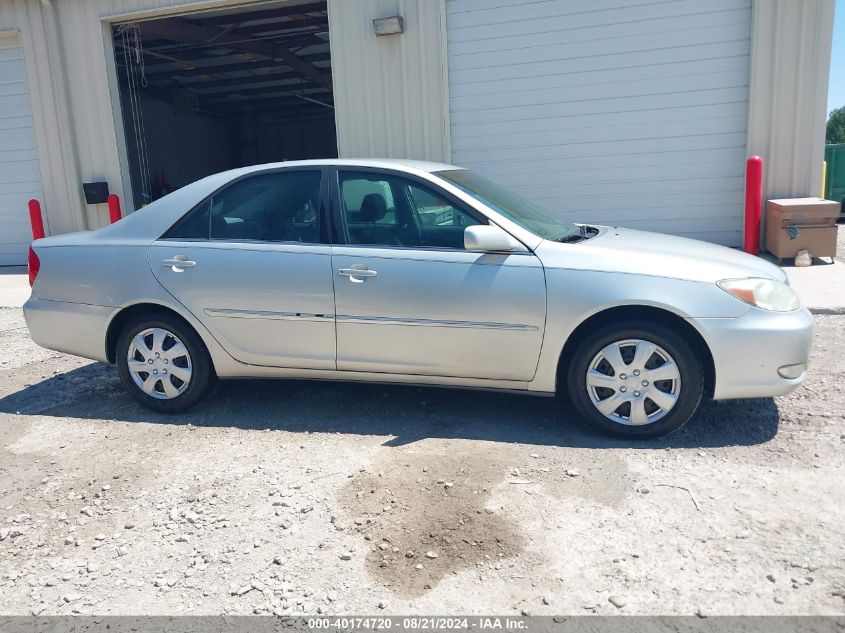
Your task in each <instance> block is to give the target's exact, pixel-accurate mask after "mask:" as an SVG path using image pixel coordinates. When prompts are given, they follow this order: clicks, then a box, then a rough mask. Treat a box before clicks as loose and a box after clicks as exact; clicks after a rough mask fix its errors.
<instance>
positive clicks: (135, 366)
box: [115, 313, 218, 413]
mask: <svg viewBox="0 0 845 633" xmlns="http://www.w3.org/2000/svg"><path fill="white" fill-rule="evenodd" d="M162 333H163V334H162ZM180 344H181V346H180ZM130 354H131V355H132V361H133V362H132V367H130ZM151 361H152V362H151ZM115 363H116V365H117V373H118V375H119V376H120V381H121V382H122V383H123V386H124V388H125V389H126V390H127V391H128V392H129V394H130V395H131V396H132V397H133V398H135V400H137V401H138V402H140V403H141V404H142V405H144V406H145V407H147V408H149V409H152V410H153V411H159V412H162V413H180V412H182V411H186V410H187V409H190V408H191V407H193V406H194V405H196V404H197V403H198V402H200V401H201V400H203V399H205V398H206V397H208V396H209V395H211V393H212V392H213V391H214V389H215V388H216V386H217V382H218V381H217V374H215V372H214V366H213V364H212V362H211V356H209V354H208V350H207V349H206V347H205V344H204V343H203V342H202V339H200V337H199V335H198V334H197V333H196V332H195V331H194V330H193V328H191V327H190V326H189V325H187V324H186V323H185V322H184V321H182V320H181V319H179V318H177V317H175V316H172V315H169V314H164V313H158V314H156V313H152V314H146V315H140V316H138V317H135V318H133V319H132V320H130V321H129V322H128V323H127V324H126V325H125V326H124V328H123V331H122V332H121V333H120V337H119V338H118V340H117V350H116V353H115ZM146 367H149V368H150V369H151V371H146V372H145V371H144V369H145V368H146ZM152 372H155V374H154V373H152ZM165 381H166V382H167V384H166V383H165ZM145 387H146V390H145Z"/></svg>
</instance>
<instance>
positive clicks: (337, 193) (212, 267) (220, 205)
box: [24, 160, 813, 437]
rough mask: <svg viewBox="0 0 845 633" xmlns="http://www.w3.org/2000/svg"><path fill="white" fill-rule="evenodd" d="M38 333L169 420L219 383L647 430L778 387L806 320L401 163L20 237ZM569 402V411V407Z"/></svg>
mask: <svg viewBox="0 0 845 633" xmlns="http://www.w3.org/2000/svg"><path fill="white" fill-rule="evenodd" d="M30 280H31V281H32V282H33V288H32V297H31V298H30V300H29V301H28V302H27V304H26V305H25V306H24V313H25V315H26V321H27V325H28V326H29V330H30V332H31V334H32V338H33V339H34V340H35V341H36V342H37V343H38V344H40V345H42V346H44V347H47V348H49V349H54V350H59V351H62V352H67V353H70V354H76V355H78V356H83V357H86V358H92V359H96V360H100V361H106V362H109V363H113V364H115V365H116V366H117V372H118V374H119V376H120V379H121V381H122V383H123V385H124V386H125V388H126V389H127V391H128V392H129V393H130V394H131V395H132V396H133V397H134V398H136V399H137V400H138V401H139V402H141V403H142V404H144V405H146V406H148V407H150V408H152V409H155V410H157V411H165V412H174V413H175V412H179V411H184V410H185V409H187V408H189V407H191V406H193V405H195V404H196V403H198V402H199V401H200V400H202V399H203V398H204V397H206V396H207V395H209V394H210V393H211V392H212V390H213V389H214V387H215V385H216V383H217V381H218V379H221V378H223V379H225V378H244V377H256V378H257V377H261V378H266V377H275V378H310V379H324V380H358V381H373V382H392V383H413V384H424V385H448V386H456V387H469V388H484V389H501V390H511V391H519V392H524V393H531V394H537V395H554V394H555V393H564V394H568V396H569V401H570V402H571V404H572V405H574V407H575V408H576V409H577V411H578V412H579V413H580V414H581V416H583V418H586V419H587V420H589V421H591V422H592V423H594V424H595V425H597V426H598V427H600V428H602V429H604V430H606V431H609V432H611V433H615V434H617V435H623V436H627V437H655V436H659V435H663V434H665V433H668V432H670V431H673V430H675V429H677V428H679V427H680V426H681V425H683V424H684V423H685V422H686V421H687V420H689V419H690V417H692V415H693V414H694V413H695V411H696V409H697V408H698V407H699V404H700V403H701V401H702V399H703V398H705V397H712V398H715V399H725V398H749V397H761V396H773V395H778V394H783V393H786V392H788V391H790V390H792V389H794V388H795V387H796V386H797V385H799V384H800V383H801V382H802V381H803V380H804V378H805V376H806V371H807V362H808V358H809V354H810V344H811V339H812V329H813V323H812V319H811V317H810V314H809V312H808V311H807V310H806V309H805V308H804V307H802V306H801V303H800V301H799V299H798V297H797V296H796V295H795V293H794V292H793V291H792V290H791V289H790V287H789V285H788V284H787V281H786V277H785V275H784V274H783V272H782V271H781V270H780V269H779V268H777V267H776V266H774V265H772V264H769V263H767V262H765V261H763V260H761V259H758V258H756V257H752V256H749V255H746V254H743V253H740V252H737V251H734V250H731V249H728V248H724V247H720V246H714V245H712V244H707V243H704V242H698V241H694V240H690V239H685V238H680V237H672V236H668V235H661V234H656V233H646V232H641V231H635V230H630V229H623V228H618V227H609V226H590V225H584V224H580V225H576V224H570V223H567V222H565V221H563V220H561V219H560V217H559V216H558V215H555V214H552V213H550V212H548V211H545V210H543V209H541V208H539V207H537V206H536V205H534V204H532V203H530V202H528V201H526V200H523V199H521V198H520V197H518V196H517V195H515V194H514V193H512V192H510V191H508V190H506V189H504V188H502V187H500V186H498V185H496V184H495V183H493V182H491V181H489V180H487V179H485V178H483V177H482V176H479V175H478V174H476V173H474V172H472V171H470V170H466V169H461V168H459V167H455V166H452V165H443V164H434V163H423V162H415V161H394V160H330V161H302V162H288V163H281V164H272V165H261V166H254V167H247V168H243V169H237V170H234V171H228V172H225V173H221V174H216V175H214V176H209V177H208V178H205V179H203V180H200V181H198V182H195V183H193V184H191V185H188V186H186V187H184V188H182V189H179V190H178V191H175V192H173V193H171V194H170V195H168V196H166V197H164V198H162V199H160V200H157V201H156V202H154V203H152V204H150V205H149V206H147V207H145V208H143V209H141V210H139V211H136V212H135V213H133V214H131V215H129V216H128V217H126V218H124V219H123V220H121V221H120V222H117V223H116V224H113V225H111V226H108V227H106V228H103V229H100V230H97V231H93V232H87V233H76V234H70V235H62V236H58V237H51V238H48V239H43V240H38V241H36V242H35V243H34V244H33V247H32V249H31V251H30ZM562 406H566V405H562Z"/></svg>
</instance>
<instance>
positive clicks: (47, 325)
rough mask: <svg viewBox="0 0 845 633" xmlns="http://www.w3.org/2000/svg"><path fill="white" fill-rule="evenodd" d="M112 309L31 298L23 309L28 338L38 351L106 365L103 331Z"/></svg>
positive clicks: (106, 326)
mask: <svg viewBox="0 0 845 633" xmlns="http://www.w3.org/2000/svg"><path fill="white" fill-rule="evenodd" d="M113 312H114V308H112V307H109V306H95V305H88V304H85V303H69V302H66V301H49V300H47V299H39V298H38V297H35V296H32V297H30V299H29V301H27V302H26V303H25V304H24V306H23V315H24V318H25V319H26V326H27V327H28V328H29V333H30V336H32V340H33V341H35V342H36V343H37V344H38V345H40V346H41V347H46V348H47V349H52V350H56V351H57V352H64V353H66V354H73V355H74V356H82V357H83V358H91V359H93V360H99V361H104V362H105V361H106V331H107V329H108V326H109V321H110V319H111V315H112V313H113Z"/></svg>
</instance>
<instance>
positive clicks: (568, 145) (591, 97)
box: [447, 0, 751, 245]
mask: <svg viewBox="0 0 845 633" xmlns="http://www.w3.org/2000/svg"><path fill="white" fill-rule="evenodd" d="M447 32H448V46H449V49H448V50H449V56H448V57H449V96H450V117H451V132H452V158H453V160H454V162H455V163H457V164H460V165H465V166H468V167H472V168H475V169H477V170H478V171H480V172H483V173H484V174H486V175H488V176H490V177H492V178H495V179H497V180H500V181H502V182H503V183H505V184H507V185H511V186H513V187H514V188H516V189H518V190H520V191H521V192H522V193H524V194H525V195H526V196H528V197H529V198H533V199H535V200H537V201H539V202H541V203H542V204H544V205H545V206H547V207H549V208H551V209H555V210H559V211H560V212H561V214H563V215H565V216H567V217H568V218H571V219H573V220H575V221H584V222H596V223H603V224H619V225H623V226H629V227H633V228H642V229H649V230H657V231H663V232H671V233H678V234H683V235H689V236H692V237H697V238H701V239H707V240H712V241H715V242H720V243H724V244H729V245H737V244H739V242H740V240H741V221H740V220H741V213H742V200H743V173H744V157H745V147H746V117H747V107H748V105H747V101H748V72H749V49H750V37H751V0H708V2H706V3H703V2H700V0H675V1H673V2H661V3H654V2H651V0H595V1H593V2H590V3H588V4H587V3H584V2H581V1H580V0H545V1H540V2H525V0H496V1H495V2H491V1H490V0H448V1H447Z"/></svg>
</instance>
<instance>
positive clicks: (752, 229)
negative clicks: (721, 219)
mask: <svg viewBox="0 0 845 633" xmlns="http://www.w3.org/2000/svg"><path fill="white" fill-rule="evenodd" d="M762 209H763V159H762V158H760V157H759V156H751V157H750V158H749V159H748V161H747V162H746V163H745V236H744V238H743V240H742V250H744V251H745V252H746V253H751V254H752V255H759V254H760V215H761V214H762Z"/></svg>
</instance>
